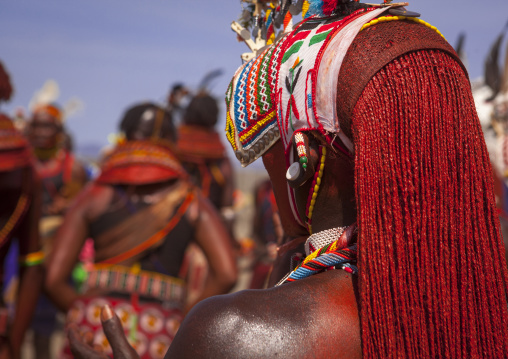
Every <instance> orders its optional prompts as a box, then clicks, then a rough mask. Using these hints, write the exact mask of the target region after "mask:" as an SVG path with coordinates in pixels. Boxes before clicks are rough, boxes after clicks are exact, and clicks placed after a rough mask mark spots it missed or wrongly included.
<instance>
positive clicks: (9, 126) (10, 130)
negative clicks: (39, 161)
mask: <svg viewBox="0 0 508 359" xmlns="http://www.w3.org/2000/svg"><path fill="white" fill-rule="evenodd" d="M31 161H32V152H31V151H30V147H29V145H28V141H27V140H26V139H25V137H23V135H22V134H21V133H20V132H19V131H18V130H17V129H16V128H15V127H14V124H13V123H12V121H11V120H10V119H9V118H8V117H7V116H5V115H4V114H1V113H0V172H7V171H12V170H15V169H19V168H23V167H26V166H28V165H29V164H30V163H31Z"/></svg>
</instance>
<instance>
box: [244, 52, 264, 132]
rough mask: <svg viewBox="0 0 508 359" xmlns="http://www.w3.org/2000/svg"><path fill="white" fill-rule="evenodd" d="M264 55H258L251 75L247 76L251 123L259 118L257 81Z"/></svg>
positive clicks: (248, 111) (248, 108)
mask: <svg viewBox="0 0 508 359" xmlns="http://www.w3.org/2000/svg"><path fill="white" fill-rule="evenodd" d="M262 59H263V58H262V56H258V57H256V58H255V59H254V63H253V64H252V68H251V70H250V71H249V76H248V77H247V91H248V93H247V101H248V106H247V116H248V119H249V124H251V123H253V122H254V121H256V120H257V118H258V114H257V112H256V109H257V108H258V106H257V105H258V104H257V86H256V85H257V82H258V77H259V71H258V70H259V68H260V63H261V60H262Z"/></svg>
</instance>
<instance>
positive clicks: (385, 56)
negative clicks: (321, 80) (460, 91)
mask: <svg viewBox="0 0 508 359" xmlns="http://www.w3.org/2000/svg"><path fill="white" fill-rule="evenodd" d="M371 24H372V22H371ZM419 50H440V51H443V52H446V53H448V54H449V55H451V56H452V57H453V58H455V59H456V60H457V62H459V63H460V64H462V63H461V62H460V59H459V57H458V55H457V53H456V52H455V50H454V49H453V47H452V46H451V45H450V44H449V43H448V42H447V41H446V40H445V39H444V37H443V36H442V35H441V34H440V33H439V32H438V31H437V29H436V28H435V27H431V26H429V25H428V24H426V23H425V22H423V21H420V20H418V19H416V18H415V19H413V20H409V19H405V20H396V21H379V22H377V23H375V22H374V23H373V24H372V25H370V26H367V27H366V28H364V30H362V31H360V33H359V34H358V35H357V37H356V38H355V40H354V41H353V43H352V44H351V46H350V47H349V50H348V51H347V53H346V56H345V58H344V61H343V63H342V67H341V70H340V73H339V79H338V85H337V116H338V118H339V123H341V124H348V125H346V126H342V128H343V129H344V131H345V132H349V129H350V126H349V124H350V118H351V114H352V112H353V109H354V107H355V105H356V102H357V100H358V98H359V97H360V95H361V93H362V91H363V89H364V88H365V86H366V85H367V83H368V82H369V81H370V79H371V78H372V77H373V76H374V75H375V74H376V73H377V72H378V71H379V70H380V69H382V68H383V67H384V66H385V65H387V64H388V63H390V62H391V61H392V60H394V59H396V58H397V57H399V56H402V55H404V54H406V53H408V52H412V51H419ZM462 67H463V69H464V72H466V69H465V68H464V66H462ZM466 73H467V72H466ZM346 134H347V135H348V136H351V133H346ZM350 138H352V137H350Z"/></svg>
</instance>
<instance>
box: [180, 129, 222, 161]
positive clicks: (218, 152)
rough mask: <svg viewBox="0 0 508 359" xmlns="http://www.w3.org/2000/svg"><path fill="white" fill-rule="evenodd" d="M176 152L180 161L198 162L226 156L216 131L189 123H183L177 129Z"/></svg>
mask: <svg viewBox="0 0 508 359" xmlns="http://www.w3.org/2000/svg"><path fill="white" fill-rule="evenodd" d="M177 153H178V157H179V158H180V159H181V160H182V161H185V162H198V163H200V162H204V161H206V160H218V159H222V158H224V157H225V156H226V150H225V148H224V145H223V144H222V141H221V139H220V136H219V134H218V133H217V132H215V131H214V130H208V129H206V128H204V127H201V126H189V125H183V126H181V127H180V128H179V130H178V142H177Z"/></svg>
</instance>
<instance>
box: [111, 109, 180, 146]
mask: <svg viewBox="0 0 508 359" xmlns="http://www.w3.org/2000/svg"><path fill="white" fill-rule="evenodd" d="M147 111H152V112H153V115H152V118H153V125H152V126H151V128H150V131H149V133H148V132H147V133H143V136H146V137H145V138H143V139H150V138H153V137H157V138H163V139H169V140H172V141H175V140H176V136H175V134H176V131H175V127H174V125H173V119H172V117H171V114H170V113H169V112H168V111H167V110H166V109H164V108H162V107H160V106H158V105H156V104H153V103H143V104H140V105H135V106H132V107H130V108H128V109H127V111H125V113H124V115H123V118H122V121H121V122H120V130H121V131H122V132H123V133H125V137H126V138H127V140H133V139H134V134H135V133H136V132H138V131H139V125H140V124H141V121H142V120H143V115H144V114H145V113H147ZM159 111H163V114H164V115H163V118H162V122H161V123H160V125H157V124H156V119H157V116H158V114H159V113H160V112H159ZM150 121H152V120H151V119H150ZM155 126H160V127H159V129H158V130H157V129H156V127H155ZM155 132H158V133H155ZM138 133H139V132H138Z"/></svg>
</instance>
